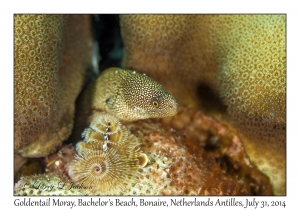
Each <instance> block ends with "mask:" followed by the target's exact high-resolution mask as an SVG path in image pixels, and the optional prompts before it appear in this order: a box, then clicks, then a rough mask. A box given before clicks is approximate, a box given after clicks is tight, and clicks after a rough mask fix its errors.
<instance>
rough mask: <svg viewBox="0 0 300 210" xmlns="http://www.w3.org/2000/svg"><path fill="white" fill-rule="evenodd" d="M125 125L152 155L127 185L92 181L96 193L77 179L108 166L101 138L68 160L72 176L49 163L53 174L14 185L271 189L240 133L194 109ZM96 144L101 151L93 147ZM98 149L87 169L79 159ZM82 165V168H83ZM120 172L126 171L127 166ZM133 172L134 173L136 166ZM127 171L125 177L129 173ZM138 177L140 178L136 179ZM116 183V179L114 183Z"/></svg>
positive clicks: (124, 191)
mask: <svg viewBox="0 0 300 210" xmlns="http://www.w3.org/2000/svg"><path fill="white" fill-rule="evenodd" d="M126 127H127V129H128V128H129V129H130V131H131V132H132V134H134V135H135V136H136V137H135V138H138V139H140V140H141V145H140V146H141V150H143V151H144V152H145V154H146V156H147V157H148V164H147V165H146V166H145V167H139V168H138V167H136V170H138V173H135V175H134V176H133V178H132V179H130V180H128V179H126V180H127V181H128V182H126V185H125V184H124V183H123V187H120V186H119V187H118V186H117V187H116V186H115V187H114V189H113V190H111V192H107V190H105V192H102V193H101V192H99V189H101V185H95V183H96V181H94V182H95V183H92V184H90V185H91V186H94V187H96V188H97V189H94V190H96V191H97V192H92V191H93V190H91V189H90V188H89V186H87V184H88V181H86V182H85V183H84V184H81V183H80V184H79V183H78V182H74V181H75V180H74V178H75V177H76V176H77V177H82V174H85V172H86V171H87V170H85V169H89V170H92V173H94V174H95V176H96V177H97V176H99V175H101V172H103V171H105V170H107V168H106V167H105V166H106V165H107V163H104V162H103V160H104V159H107V158H108V156H110V155H111V153H107V154H105V152H104V150H103V147H102V146H103V142H104V139H102V138H100V139H99V140H100V141H98V142H97V141H96V142H94V144H92V147H90V148H89V149H88V150H90V152H87V151H88V150H87V148H82V149H83V150H82V151H86V152H87V153H86V154H83V155H79V156H80V157H83V159H82V160H79V159H77V160H75V161H74V162H72V163H71V164H70V165H71V166H69V174H70V175H71V177H73V180H72V179H71V180H70V179H69V178H68V177H65V176H64V175H63V174H60V175H55V177H54V178H51V177H52V176H54V175H53V171H52V169H53V168H49V169H50V171H49V172H48V173H50V174H47V173H46V174H42V175H40V176H38V177H25V178H22V179H21V180H20V181H19V183H18V184H17V185H16V187H15V192H16V194H19V195H23V194H24V193H26V194H28V193H30V195H39V194H40V193H49V192H48V191H46V192H41V191H39V190H37V189H33V187H32V186H30V185H29V186H25V188H22V185H21V184H22V183H23V184H24V183H25V181H26V180H29V182H30V183H31V184H33V180H34V179H36V180H38V181H42V182H43V183H44V182H45V181H46V180H45V179H44V178H47V177H48V178H50V180H49V179H48V182H51V183H55V182H59V181H60V180H66V186H71V185H76V186H77V185H80V186H82V189H78V190H77V191H76V190H75V189H74V190H75V191H74V190H73V191H72V192H65V191H64V189H57V188H56V189H53V191H51V194H52V195H59V194H61V195H63V193H68V194H72V193H73V194H74V195H78V194H89V195H90V194H100V193H101V194H105V195H106V194H114V195H271V194H272V187H271V185H270V183H269V179H268V178H267V177H266V176H265V175H263V174H262V173H261V172H260V171H259V170H257V168H256V167H255V166H254V165H252V164H251V162H250V160H249V158H248V157H247V155H246V153H245V151H244V148H243V144H242V143H241V141H240V139H239V137H238V136H237V135H236V133H235V132H234V131H233V130H231V129H229V128H228V126H226V125H224V124H220V123H219V122H217V121H216V120H215V119H213V118H211V117H209V116H207V115H204V114H203V113H201V112H200V111H197V110H196V109H192V108H185V107H179V113H178V115H176V116H174V117H171V118H164V119H159V120H157V119H152V120H146V121H138V122H131V123H129V124H127V125H126ZM112 130H113V129H112ZM132 134H130V135H132ZM112 135H114V134H112ZM102 137H103V136H102ZM92 142H93V141H91V142H89V143H87V142H86V141H83V142H82V143H87V144H91V143H92ZM125 145H127V144H125ZM107 146H108V148H107V150H106V151H109V150H110V149H112V147H111V146H112V145H109V144H107ZM93 147H95V148H94V149H97V150H94V149H93ZM116 149H117V148H116ZM95 154H96V155H97V156H96V157H98V161H97V162H94V161H92V162H93V164H88V165H89V167H88V168H85V167H84V166H85V164H79V161H81V163H83V162H84V163H87V162H89V161H90V160H91V159H92V158H91V157H92V156H94V155H95ZM140 154H142V153H140ZM89 156H90V157H89ZM104 156H106V157H104ZM141 156H144V155H141ZM96 159H97V158H95V159H94V160H96ZM138 159H139V158H138ZM114 160H115V158H113V157H110V158H109V161H110V163H111V162H113V161H114ZM139 160H142V161H140V162H139V163H138V164H141V163H142V162H143V158H141V159H139ZM62 163H63V162H62ZM95 163H96V164H95ZM63 164H65V163H63ZM126 164H127V163H125V165H126ZM72 165H73V166H72ZM74 166H76V167H77V168H78V173H77V174H76V173H74V172H75V171H76V170H74ZM100 166H101V167H100ZM135 166H137V163H135ZM119 167H121V166H119ZM79 169H81V171H80V173H79ZM121 172H124V169H122V170H121ZM130 173H131V174H132V171H131V172H130ZM49 175H50V176H51V177H49ZM123 175H125V176H126V173H125V174H123ZM115 176H116V177H114V178H113V179H114V180H116V178H117V176H120V173H116V174H115ZM135 176H137V179H136V178H134V177H135ZM92 178H93V177H89V179H87V180H92ZM27 183H28V182H27ZM72 183H73V184H72ZM115 184H116V183H112V185H115ZM108 188H110V187H108ZM38 193H39V194H38Z"/></svg>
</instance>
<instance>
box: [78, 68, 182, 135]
mask: <svg viewBox="0 0 300 210" xmlns="http://www.w3.org/2000/svg"><path fill="white" fill-rule="evenodd" d="M78 107H79V108H78V109H79V110H78V111H77V116H76V118H75V129H74V130H75V132H77V134H74V135H73V136H76V138H77V139H78V138H79V137H80V135H79V132H82V130H83V129H84V128H86V127H87V126H88V125H89V124H90V123H91V122H92V121H93V120H94V119H96V118H97V117H99V115H100V114H103V113H108V114H111V115H113V116H115V117H116V118H117V119H119V120H120V121H122V122H128V121H135V120H141V119H149V118H162V117H170V116H174V115H175V114H176V113H177V107H178V103H177V102H176V100H175V98H174V97H173V96H172V95H170V94H169V93H167V92H166V91H164V89H163V88H162V86H161V85H160V84H158V83H157V82H156V81H154V80H153V79H151V78H150V77H148V76H147V75H145V74H141V73H138V72H136V71H133V70H126V69H121V68H116V67H111V68H108V69H106V70H104V71H103V72H102V73H101V74H100V76H99V77H98V78H97V79H96V80H95V81H94V82H92V83H91V84H90V85H89V86H88V87H87V88H86V90H85V91H84V93H83V95H82V96H81V98H80V99H79V106H78Z"/></svg>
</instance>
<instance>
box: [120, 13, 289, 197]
mask: <svg viewBox="0 0 300 210" xmlns="http://www.w3.org/2000/svg"><path fill="white" fill-rule="evenodd" d="M121 26H122V27H121V30H122V35H123V38H124V45H125V46H126V47H125V48H124V49H125V55H124V60H123V63H124V67H126V68H130V69H134V70H138V71H142V72H145V73H146V74H147V75H149V76H150V77H152V78H153V79H155V80H156V81H158V82H159V83H161V84H163V85H164V88H165V89H166V91H168V92H169V93H171V94H172V95H173V96H174V97H175V98H176V100H178V102H179V103H180V104H182V105H186V106H192V107H197V108H200V109H201V110H203V111H205V113H207V114H209V115H211V116H213V117H215V118H217V119H218V120H220V121H222V122H224V123H226V124H230V125H231V127H232V128H234V129H236V130H237V132H238V133H239V135H240V136H241V138H242V142H243V144H244V146H245V149H246V151H247V154H248V155H249V156H250V159H251V161H253V162H254V163H255V164H256V165H257V166H258V167H259V168H260V170H262V171H263V172H264V173H265V174H267V175H268V176H269V177H270V178H271V182H272V183H273V187H274V192H275V194H280V195H283V194H285V184H286V181H285V180H286V31H285V30H286V16H285V15H121Z"/></svg>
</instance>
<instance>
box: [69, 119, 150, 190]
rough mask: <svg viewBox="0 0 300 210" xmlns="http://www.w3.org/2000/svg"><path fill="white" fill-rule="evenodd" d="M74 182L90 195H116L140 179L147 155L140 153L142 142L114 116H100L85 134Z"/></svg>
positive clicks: (75, 164)
mask: <svg viewBox="0 0 300 210" xmlns="http://www.w3.org/2000/svg"><path fill="white" fill-rule="evenodd" d="M82 138H83V141H81V142H79V143H77V145H76V150H77V152H78V155H76V157H75V160H74V161H72V162H71V163H70V167H69V175H70V177H71V179H72V180H73V181H74V182H76V183H78V184H81V186H83V187H84V188H86V189H89V192H90V193H91V194H102V195H103V194H106V195H107V194H117V193H118V192H120V190H124V189H125V188H126V184H128V183H130V181H131V180H133V179H135V178H136V177H137V175H138V168H140V167H144V166H145V165H146V164H147V162H148V159H147V155H146V154H144V153H142V152H140V151H139V146H140V141H139V140H138V139H137V138H136V137H135V136H134V135H132V134H131V133H130V132H129V130H128V129H127V128H126V127H125V126H124V125H122V124H121V123H120V122H119V120H118V119H117V118H115V117H113V116H111V115H101V116H100V117H98V118H97V119H96V120H95V121H93V122H92V123H91V124H90V126H89V127H88V128H86V129H85V130H84V131H83V133H82Z"/></svg>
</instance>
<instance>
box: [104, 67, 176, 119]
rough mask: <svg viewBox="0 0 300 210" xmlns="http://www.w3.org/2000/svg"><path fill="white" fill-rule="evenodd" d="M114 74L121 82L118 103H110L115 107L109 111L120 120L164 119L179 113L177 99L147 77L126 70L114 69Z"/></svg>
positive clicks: (119, 83)
mask: <svg viewBox="0 0 300 210" xmlns="http://www.w3.org/2000/svg"><path fill="white" fill-rule="evenodd" d="M114 74H115V76H116V77H117V78H118V81H119V82H118V84H117V86H119V87H118V88H117V89H118V91H117V92H118V93H117V94H116V95H117V96H116V97H117V98H116V101H118V103H113V102H112V101H110V103H111V102H112V103H111V104H114V107H111V108H112V109H110V108H109V107H108V108H109V110H107V111H109V112H110V113H112V114H114V115H115V116H116V117H117V118H119V119H120V120H125V121H134V120H139V119H148V118H162V117H170V116H174V115H175V114H176V113H177V107H178V103H177V102H176V100H175V98H174V97H173V96H172V95H170V94H169V93H168V92H166V91H164V90H163V88H162V86H161V85H160V84H158V83H157V82H156V81H154V80H153V79H151V78H150V77H148V76H147V75H145V74H140V73H138V72H136V71H132V70H124V69H114ZM111 99H113V98H111ZM107 105H108V106H109V103H108V104H107ZM124 110H126V111H124Z"/></svg>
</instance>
